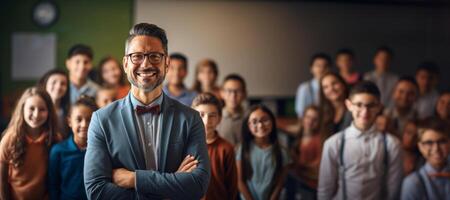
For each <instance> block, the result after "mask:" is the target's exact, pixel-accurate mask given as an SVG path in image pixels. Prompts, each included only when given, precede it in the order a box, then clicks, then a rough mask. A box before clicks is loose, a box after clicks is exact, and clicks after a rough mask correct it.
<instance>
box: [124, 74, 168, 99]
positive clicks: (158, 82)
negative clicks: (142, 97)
mask: <svg viewBox="0 0 450 200" xmlns="http://www.w3.org/2000/svg"><path fill="white" fill-rule="evenodd" d="M160 72H161V71H160V70H159V69H157V73H156V75H155V76H157V80H156V83H154V84H151V85H148V86H143V85H139V84H138V83H137V82H136V81H134V80H133V78H132V77H131V75H127V79H128V81H129V82H130V83H131V85H133V86H135V87H137V88H139V89H141V90H143V91H144V92H146V93H147V92H151V91H153V90H154V89H155V88H157V87H158V86H159V85H161V84H162V83H163V81H164V78H165V77H166V74H164V75H163V76H162V77H161V73H160Z"/></svg>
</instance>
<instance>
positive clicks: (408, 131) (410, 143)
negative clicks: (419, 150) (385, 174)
mask: <svg viewBox="0 0 450 200" xmlns="http://www.w3.org/2000/svg"><path fill="white" fill-rule="evenodd" d="M416 141H417V126H416V124H414V123H412V122H408V123H407V124H406V125H405V128H404V129H403V138H402V143H403V147H404V148H408V149H412V148H414V146H415V145H416Z"/></svg>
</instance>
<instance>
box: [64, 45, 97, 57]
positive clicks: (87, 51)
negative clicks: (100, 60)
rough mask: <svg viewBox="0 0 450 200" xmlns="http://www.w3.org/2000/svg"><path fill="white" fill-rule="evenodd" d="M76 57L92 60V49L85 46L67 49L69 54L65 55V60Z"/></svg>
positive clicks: (74, 46)
mask: <svg viewBox="0 0 450 200" xmlns="http://www.w3.org/2000/svg"><path fill="white" fill-rule="evenodd" d="M76 55H85V56H87V57H88V58H89V59H91V60H92V59H93V58H94V53H93V52H92V48H91V47H90V46H87V45H85V44H75V45H73V46H72V47H71V48H70V49H69V53H68V54H67V59H70V58H72V57H73V56H76Z"/></svg>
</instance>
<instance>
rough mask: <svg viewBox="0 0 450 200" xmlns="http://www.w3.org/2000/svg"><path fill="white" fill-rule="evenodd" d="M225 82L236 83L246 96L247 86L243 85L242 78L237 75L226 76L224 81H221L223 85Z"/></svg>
mask: <svg viewBox="0 0 450 200" xmlns="http://www.w3.org/2000/svg"><path fill="white" fill-rule="evenodd" d="M227 81H238V82H240V83H241V86H242V90H244V93H245V94H247V85H246V84H245V80H244V78H242V76H240V75H239V74H228V75H227V76H226V77H225V78H224V79H223V84H222V87H223V85H225V83H226V82H227Z"/></svg>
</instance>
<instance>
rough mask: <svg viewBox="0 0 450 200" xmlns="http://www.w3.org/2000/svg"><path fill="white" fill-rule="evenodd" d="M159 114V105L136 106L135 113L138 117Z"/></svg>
mask: <svg viewBox="0 0 450 200" xmlns="http://www.w3.org/2000/svg"><path fill="white" fill-rule="evenodd" d="M159 112H160V107H159V105H154V106H136V113H137V114H138V115H142V114H144V113H152V114H159Z"/></svg>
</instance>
